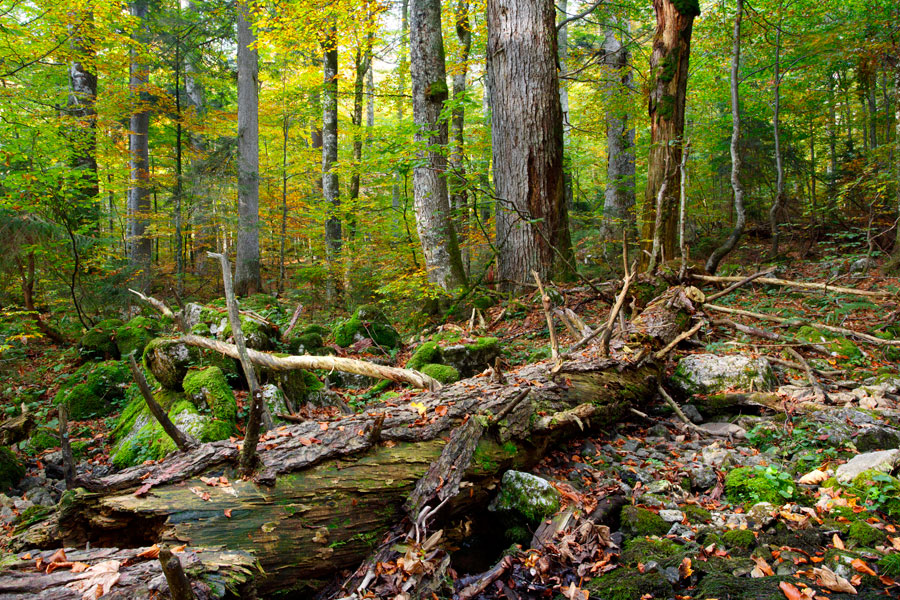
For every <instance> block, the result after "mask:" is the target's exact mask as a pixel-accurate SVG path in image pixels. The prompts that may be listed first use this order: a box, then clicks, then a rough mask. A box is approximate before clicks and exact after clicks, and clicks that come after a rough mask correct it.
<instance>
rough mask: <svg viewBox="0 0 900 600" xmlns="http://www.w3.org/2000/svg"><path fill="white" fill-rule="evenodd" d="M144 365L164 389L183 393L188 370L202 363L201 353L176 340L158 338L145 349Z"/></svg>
mask: <svg viewBox="0 0 900 600" xmlns="http://www.w3.org/2000/svg"><path fill="white" fill-rule="evenodd" d="M143 363H144V366H145V367H146V368H147V370H149V371H150V372H151V373H153V375H154V377H156V380H157V381H159V383H160V384H161V385H162V386H163V387H165V388H168V389H170V390H175V391H181V389H182V387H181V381H182V380H183V379H184V376H185V375H187V372H188V368H189V367H191V366H193V365H197V364H199V363H200V351H199V350H198V349H197V348H195V347H194V346H188V345H186V344H183V343H181V342H178V341H176V340H170V339H165V338H156V339H154V340H151V341H150V343H149V344H147V347H146V348H144V357H143Z"/></svg>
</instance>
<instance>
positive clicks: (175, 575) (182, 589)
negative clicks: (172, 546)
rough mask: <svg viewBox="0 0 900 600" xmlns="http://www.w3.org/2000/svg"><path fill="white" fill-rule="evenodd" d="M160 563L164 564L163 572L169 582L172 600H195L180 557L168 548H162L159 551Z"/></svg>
mask: <svg viewBox="0 0 900 600" xmlns="http://www.w3.org/2000/svg"><path fill="white" fill-rule="evenodd" d="M159 564H160V565H162V570H163V573H164V574H165V576H166V581H167V582H168V584H169V594H170V595H171V596H172V600H194V591H193V590H192V589H191V582H190V581H188V578H187V575H185V574H184V567H182V566H181V561H180V560H178V557H177V556H175V555H174V554H172V551H171V550H169V549H168V548H162V549H160V551H159Z"/></svg>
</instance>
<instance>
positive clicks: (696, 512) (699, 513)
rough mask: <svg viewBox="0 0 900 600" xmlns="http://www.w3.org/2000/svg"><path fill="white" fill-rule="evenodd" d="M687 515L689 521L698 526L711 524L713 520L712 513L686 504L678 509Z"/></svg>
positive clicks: (694, 505)
mask: <svg viewBox="0 0 900 600" xmlns="http://www.w3.org/2000/svg"><path fill="white" fill-rule="evenodd" d="M678 510H680V511H681V512H683V513H684V514H685V515H687V518H688V521H690V522H691V523H693V524H694V525H697V524H699V523H709V522H710V521H711V520H712V513H711V512H709V511H708V510H706V509H705V508H703V507H701V506H697V505H696V504H685V505H683V506H680V507H679V508H678Z"/></svg>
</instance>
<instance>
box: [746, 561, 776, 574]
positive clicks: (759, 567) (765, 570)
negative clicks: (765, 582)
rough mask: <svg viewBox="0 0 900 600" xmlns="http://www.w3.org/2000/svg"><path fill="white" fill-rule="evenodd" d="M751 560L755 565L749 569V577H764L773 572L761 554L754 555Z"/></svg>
mask: <svg viewBox="0 0 900 600" xmlns="http://www.w3.org/2000/svg"><path fill="white" fill-rule="evenodd" d="M753 562H755V563H756V566H755V567H753V570H752V571H750V577H757V578H758V577H766V576H772V575H774V574H775V571H773V570H772V567H770V566H769V563H767V562H766V559H764V558H763V557H761V556H754V557H753Z"/></svg>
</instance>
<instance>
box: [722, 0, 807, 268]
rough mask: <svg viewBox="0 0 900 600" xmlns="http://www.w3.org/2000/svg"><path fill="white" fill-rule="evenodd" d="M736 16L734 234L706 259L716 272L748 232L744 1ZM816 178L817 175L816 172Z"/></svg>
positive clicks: (733, 65) (733, 55)
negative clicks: (743, 134) (743, 123)
mask: <svg viewBox="0 0 900 600" xmlns="http://www.w3.org/2000/svg"><path fill="white" fill-rule="evenodd" d="M735 10H736V13H735V15H734V45H733V47H732V50H731V189H732V191H733V192H734V213H735V222H734V229H733V230H732V231H731V235H729V236H728V239H727V240H725V243H724V244H722V245H721V246H719V247H718V248H716V249H715V250H714V251H713V253H712V254H711V255H710V257H709V259H708V260H707V261H706V272H707V273H709V274H710V275H715V274H716V270H717V269H718V268H719V263H720V262H721V261H722V259H723V258H725V257H726V256H728V254H729V253H730V252H731V251H732V250H734V248H735V246H737V243H738V240H740V239H741V235H742V234H743V233H744V225H745V224H746V221H747V215H746V211H745V210H744V186H743V185H741V150H740V140H741V105H740V100H741V98H740V93H739V87H740V81H741V19H742V18H743V16H744V0H737V7H736V8H735ZM813 177H815V175H813Z"/></svg>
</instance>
